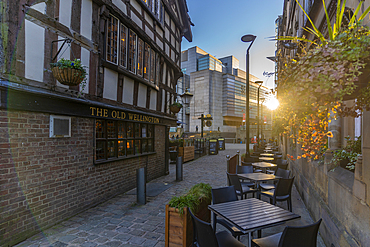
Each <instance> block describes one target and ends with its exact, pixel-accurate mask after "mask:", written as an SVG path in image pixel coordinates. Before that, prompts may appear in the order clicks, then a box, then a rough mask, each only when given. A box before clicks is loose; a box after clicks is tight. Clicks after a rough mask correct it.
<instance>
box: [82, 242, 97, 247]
mask: <svg viewBox="0 0 370 247" xmlns="http://www.w3.org/2000/svg"><path fill="white" fill-rule="evenodd" d="M97 245H98V244H96V243H92V242H85V243H83V244H81V245H80V246H81V247H95V246H97Z"/></svg>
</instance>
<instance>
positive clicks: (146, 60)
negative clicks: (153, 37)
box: [144, 43, 150, 80]
mask: <svg viewBox="0 0 370 247" xmlns="http://www.w3.org/2000/svg"><path fill="white" fill-rule="evenodd" d="M149 66H150V46H149V45H148V44H147V43H145V52H144V79H146V80H149V72H150V71H149Z"/></svg>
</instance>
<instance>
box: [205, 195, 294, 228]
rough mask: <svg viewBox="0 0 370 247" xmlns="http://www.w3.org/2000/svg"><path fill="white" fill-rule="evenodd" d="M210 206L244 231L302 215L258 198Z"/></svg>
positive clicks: (277, 223) (279, 222)
mask: <svg viewBox="0 0 370 247" xmlns="http://www.w3.org/2000/svg"><path fill="white" fill-rule="evenodd" d="M208 208H209V209H210V210H211V211H213V212H214V213H215V214H217V215H218V216H220V217H222V218H224V219H225V220H227V221H229V222H230V223H231V224H233V225H235V226H236V227H237V228H238V229H239V230H241V231H242V232H244V233H247V232H251V231H255V230H259V229H264V228H267V227H271V226H275V225H279V224H282V223H284V222H286V221H289V220H293V219H298V218H300V217H301V216H299V215H297V214H294V213H292V212H289V211H287V210H285V209H283V208H280V207H277V206H274V205H271V204H270V203H267V202H264V201H261V200H258V199H256V198H250V199H245V200H238V201H232V202H225V203H219V204H214V205H209V206H208Z"/></svg>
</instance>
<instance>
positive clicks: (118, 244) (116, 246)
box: [104, 241, 122, 247]
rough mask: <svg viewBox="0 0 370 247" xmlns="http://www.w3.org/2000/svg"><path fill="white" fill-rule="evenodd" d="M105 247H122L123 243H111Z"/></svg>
mask: <svg viewBox="0 0 370 247" xmlns="http://www.w3.org/2000/svg"><path fill="white" fill-rule="evenodd" d="M104 245H106V246H109V247H118V246H121V245H122V243H121V242H120V241H110V242H107V243H105V244H104Z"/></svg>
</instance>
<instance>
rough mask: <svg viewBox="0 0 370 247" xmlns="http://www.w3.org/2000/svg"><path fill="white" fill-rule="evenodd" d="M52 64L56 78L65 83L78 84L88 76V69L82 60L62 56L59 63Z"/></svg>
mask: <svg viewBox="0 0 370 247" xmlns="http://www.w3.org/2000/svg"><path fill="white" fill-rule="evenodd" d="M50 65H51V68H52V72H53V76H54V78H55V79H57V80H58V81H59V82H60V83H61V84H63V85H67V86H78V85H79V84H80V83H82V82H84V80H85V78H86V70H85V68H84V67H83V66H82V65H81V61H80V60H77V59H75V60H74V61H71V60H67V59H63V58H62V59H61V60H59V61H58V62H57V63H52V64H50Z"/></svg>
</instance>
